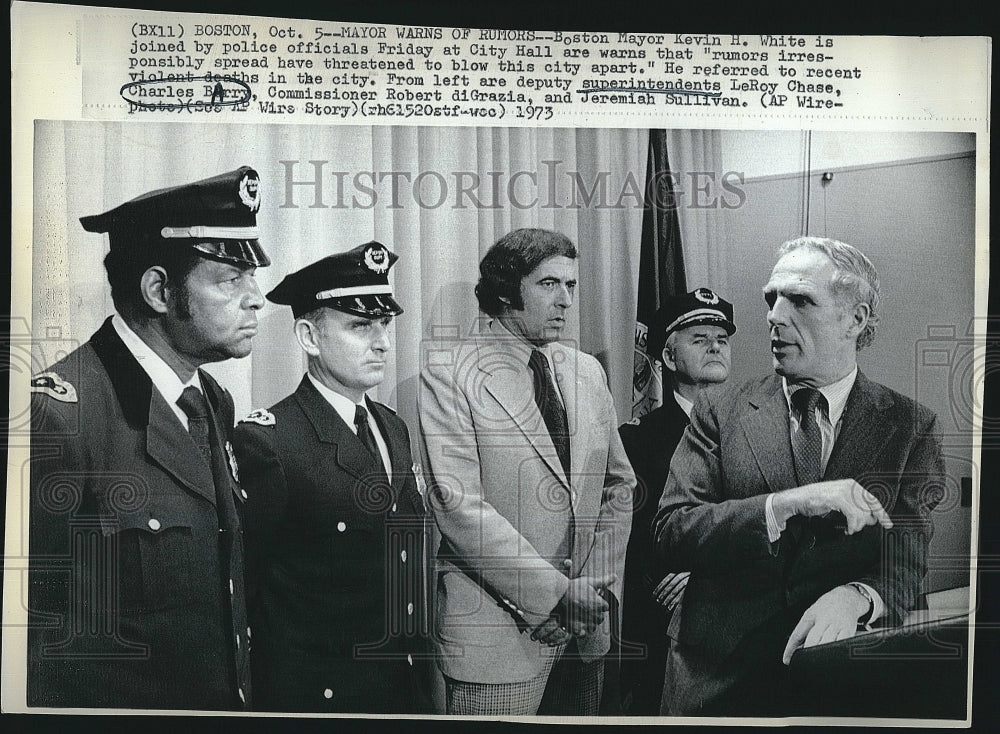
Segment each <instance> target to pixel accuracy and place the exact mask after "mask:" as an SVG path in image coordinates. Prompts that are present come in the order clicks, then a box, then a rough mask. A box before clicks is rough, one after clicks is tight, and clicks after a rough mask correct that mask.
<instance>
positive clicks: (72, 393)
mask: <svg viewBox="0 0 1000 734" xmlns="http://www.w3.org/2000/svg"><path fill="white" fill-rule="evenodd" d="M31 392H40V393H43V394H45V395H48V396H49V397H53V398H55V399H56V400H59V401H60V402H63V403H75V402H77V397H76V388H75V387H73V386H72V385H71V384H70V383H68V382H66V380H64V379H63V378H61V377H60V376H59V375H57V374H56V373H55V372H42V373H41V374H39V375H36V376H35V377H32V378H31Z"/></svg>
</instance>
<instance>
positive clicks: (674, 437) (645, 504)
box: [618, 391, 688, 641]
mask: <svg viewBox="0 0 1000 734" xmlns="http://www.w3.org/2000/svg"><path fill="white" fill-rule="evenodd" d="M687 424H688V417H687V414H686V413H685V412H684V411H683V410H682V409H681V407H680V406H679V405H678V404H677V401H676V400H675V399H674V394H673V391H671V392H670V393H669V394H667V395H666V396H665V397H664V398H663V405H661V406H660V407H659V408H657V409H656V410H654V411H651V412H649V413H647V414H646V415H644V416H642V417H641V418H640V419H639V422H638V423H625V424H624V425H622V426H621V427H620V428H619V429H618V431H619V433H620V434H621V437H622V444H623V445H624V446H625V453H627V454H628V458H629V461H630V462H631V463H632V469H633V470H634V471H635V477H636V488H635V494H634V496H633V500H632V534H631V536H630V537H629V541H628V553H627V556H626V560H625V607H626V611H625V619H626V620H627V619H629V617H630V616H631V615H632V612H631V611H630V610H629V609H628V607H630V606H631V605H632V600H633V598H634V599H636V600H637V604H639V605H641V604H642V602H643V601H644V600H645V601H648V600H649V598H651V597H650V593H651V592H652V590H653V588H654V587H655V586H656V584H658V583H659V582H660V580H661V579H662V578H663V576H664V575H665V574H666V573H667V571H666V570H665V569H663V567H662V564H661V563H660V562H659V561H658V560H657V557H656V553H655V548H654V546H653V517H654V516H655V515H656V508H657V507H658V505H659V504H660V496H661V495H662V494H663V485H664V483H666V481H667V472H668V471H669V469H670V459H671V457H672V456H673V455H674V449H676V448H677V444H678V442H679V441H680V440H681V436H682V435H683V433H684V429H685V428H686V427H687ZM630 592H634V593H630ZM640 596H641V597H642V599H640V598H639V597H640ZM654 606H655V607H656V608H657V609H662V607H660V606H659V605H657V604H655V603H654ZM633 610H635V611H638V610H637V609H636V608H635V607H633ZM646 611H648V610H646ZM662 618H663V615H662V614H658V615H657V619H662ZM662 631H663V630H661V632H662ZM625 634H626V639H628V636H627V632H626V633H625ZM640 641H641V640H640Z"/></svg>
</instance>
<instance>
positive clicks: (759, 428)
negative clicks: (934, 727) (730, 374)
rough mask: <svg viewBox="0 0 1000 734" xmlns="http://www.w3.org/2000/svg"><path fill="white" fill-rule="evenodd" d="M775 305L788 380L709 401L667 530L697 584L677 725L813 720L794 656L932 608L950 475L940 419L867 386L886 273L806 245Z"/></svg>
mask: <svg viewBox="0 0 1000 734" xmlns="http://www.w3.org/2000/svg"><path fill="white" fill-rule="evenodd" d="M764 299H765V301H766V302H767V305H768V308H769V311H768V316H767V319H768V324H769V326H770V333H771V353H772V356H773V361H774V369H775V372H776V373H777V374H776V375H772V376H770V377H767V378H765V379H763V380H759V381H755V382H751V383H749V384H746V385H744V386H742V387H739V388H736V389H732V390H728V391H725V392H721V393H714V394H713V393H711V392H707V393H706V394H705V395H703V396H702V397H701V398H699V400H698V401H697V403H696V405H695V409H694V413H693V415H692V419H691V425H690V426H689V428H688V429H687V431H686V433H685V434H684V437H683V438H682V440H681V443H680V445H679V446H678V448H677V451H676V452H675V454H674V458H673V461H672V463H671V465H670V476H669V478H668V480H667V485H666V488H665V489H664V492H663V497H662V498H661V501H660V507H659V511H658V513H657V517H656V523H655V525H656V543H657V546H658V551H659V554H660V558H661V560H662V561H663V562H664V564H666V565H667V566H668V567H669V568H671V569H673V570H683V569H688V570H690V571H691V572H692V573H691V578H690V581H689V583H688V586H687V589H686V591H685V595H684V599H683V601H682V602H681V605H680V607H679V609H678V611H677V613H675V614H674V616H673V618H672V619H671V621H670V626H669V630H668V631H669V634H670V637H671V638H672V643H671V647H670V652H669V654H668V657H667V665H666V675H665V684H664V691H663V700H662V712H663V713H669V714H678V715H728V716H739V715H789V714H808V713H809V712H810V711H809V702H808V701H799V700H797V698H796V696H795V693H794V688H793V685H794V682H793V681H791V680H789V677H788V675H787V667H786V666H787V664H788V663H789V661H790V660H791V657H792V655H793V654H794V653H795V651H796V650H797V649H799V648H800V647H802V646H806V647H809V646H812V645H817V644H822V643H824V642H829V641H834V640H839V639H844V638H847V637H850V636H852V635H854V634H855V633H856V632H857V631H858V630H859V629H861V628H864V627H866V626H868V625H870V624H871V623H873V622H877V623H879V624H890V625H891V624H895V623H898V622H899V621H900V620H901V619H902V617H903V616H904V615H905V614H906V612H907V611H908V610H910V609H913V608H914V607H915V606H917V605H918V604H919V602H920V598H921V584H922V580H923V577H924V573H925V570H926V554H927V545H928V542H929V540H930V537H931V533H932V525H931V518H930V513H931V510H932V509H933V508H934V507H935V505H936V504H937V503H938V502H939V501H940V499H941V496H942V487H943V472H944V467H943V463H942V459H941V449H940V441H939V438H938V436H937V429H936V418H935V416H934V414H933V413H931V412H930V411H929V410H927V409H926V408H924V407H923V406H921V405H919V404H917V403H915V402H914V401H912V400H910V399H909V398H906V397H904V396H902V395H900V394H899V393H896V392H894V391H892V390H890V389H888V388H886V387H884V386H882V385H879V384H877V383H874V382H871V381H870V380H868V378H866V377H865V376H864V375H863V374H862V373H861V372H860V371H859V370H858V368H857V351H858V350H859V349H861V348H863V347H865V346H867V345H868V344H869V343H871V341H872V338H873V336H874V331H875V325H876V323H877V320H878V316H877V308H878V301H879V281H878V274H877V273H876V271H875V268H874V266H873V265H872V264H871V262H870V261H869V260H868V258H866V257H865V256H864V255H863V254H862V253H861V252H860V251H858V250H857V249H856V248H854V247H851V246H850V245H846V244H844V243H841V242H837V241H835V240H828V239H819V238H813V237H804V238H800V239H797V240H793V241H791V242H787V243H785V244H784V245H783V246H782V249H781V256H780V259H779V260H778V262H777V264H776V265H775V267H774V270H773V271H772V273H771V278H770V280H769V281H768V283H767V285H765V286H764ZM858 664H859V665H863V664H864V662H863V661H859V662H858ZM841 693H842V692H838V693H831V695H840V694H841ZM827 710H828V709H827ZM843 713H844V714H845V715H848V714H850V708H849V703H847V702H845V709H844V712H843Z"/></svg>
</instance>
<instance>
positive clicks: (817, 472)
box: [792, 387, 826, 486]
mask: <svg viewBox="0 0 1000 734" xmlns="http://www.w3.org/2000/svg"><path fill="white" fill-rule="evenodd" d="M825 404H826V398H824V397H823V393H821V392H820V391H819V390H817V389H816V388H813V387H803V388H800V389H798V390H796V391H795V392H793V393H792V405H793V406H794V407H795V409H796V410H798V413H799V429H798V430H797V431H795V432H794V433H793V434H792V454H793V456H794V457H795V474H796V476H797V477H798V479H799V486H804V485H806V484H812V483H814V482H818V481H819V480H820V479H821V478H822V471H821V467H822V462H823V437H822V435H821V434H820V431H819V424H817V423H816V414H815V412H816V406H817V405H825Z"/></svg>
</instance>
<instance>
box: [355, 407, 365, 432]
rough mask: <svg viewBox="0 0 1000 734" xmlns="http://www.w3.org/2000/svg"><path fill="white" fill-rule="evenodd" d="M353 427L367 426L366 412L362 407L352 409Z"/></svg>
mask: <svg viewBox="0 0 1000 734" xmlns="http://www.w3.org/2000/svg"><path fill="white" fill-rule="evenodd" d="M354 425H355V426H357V427H359V428H360V427H361V426H367V425H368V411H367V410H365V408H364V406H362V405H356V406H355V407H354Z"/></svg>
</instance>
